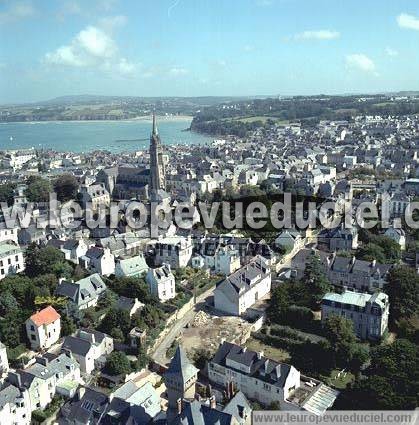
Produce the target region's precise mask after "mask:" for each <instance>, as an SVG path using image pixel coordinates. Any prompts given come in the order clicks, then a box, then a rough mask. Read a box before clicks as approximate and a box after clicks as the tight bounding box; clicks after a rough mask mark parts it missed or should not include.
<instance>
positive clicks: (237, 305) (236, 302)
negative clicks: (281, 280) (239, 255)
mask: <svg viewBox="0 0 419 425" xmlns="http://www.w3.org/2000/svg"><path fill="white" fill-rule="evenodd" d="M270 290H271V269H270V268H269V266H268V264H267V262H266V260H265V259H264V258H263V257H262V256H260V255H258V256H256V257H254V258H253V260H251V261H250V262H249V263H248V264H247V265H245V266H243V267H242V268H240V269H239V270H237V271H236V272H234V273H232V274H231V275H230V276H228V277H227V278H226V279H224V280H223V281H221V282H220V283H219V284H217V287H216V288H215V290H214V306H215V308H216V309H217V310H220V311H223V312H225V313H227V314H231V315H235V316H240V315H241V314H243V313H245V312H246V310H247V309H248V308H249V307H251V306H252V305H253V304H255V303H256V302H257V301H258V300H259V299H261V298H262V297H264V296H265V295H266V294H268V293H269V292H270Z"/></svg>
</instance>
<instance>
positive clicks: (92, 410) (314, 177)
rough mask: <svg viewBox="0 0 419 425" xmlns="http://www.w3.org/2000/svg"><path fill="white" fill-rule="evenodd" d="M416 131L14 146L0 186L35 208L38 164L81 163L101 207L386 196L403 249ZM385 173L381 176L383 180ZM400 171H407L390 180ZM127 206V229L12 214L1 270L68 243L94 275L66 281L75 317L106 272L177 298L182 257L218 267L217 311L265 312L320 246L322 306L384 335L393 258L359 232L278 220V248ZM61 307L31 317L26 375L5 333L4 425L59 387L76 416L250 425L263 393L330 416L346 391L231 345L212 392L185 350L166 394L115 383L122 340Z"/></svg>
mask: <svg viewBox="0 0 419 425" xmlns="http://www.w3.org/2000/svg"><path fill="white" fill-rule="evenodd" d="M418 126H419V122H418V120H417V118H414V117H405V118H380V119H378V118H377V117H375V118H374V117H359V118H358V119H356V120H354V122H347V121H321V122H320V123H319V124H318V125H316V126H315V127H313V128H309V129H308V128H302V127H301V126H300V125H297V124H287V125H275V126H272V128H270V129H266V128H265V129H260V130H256V131H254V132H253V133H252V134H251V135H250V136H248V137H246V138H245V139H237V138H227V139H226V140H216V141H214V142H213V143H212V144H211V145H208V146H196V145H194V146H183V145H182V146H167V147H166V151H165V152H164V153H162V152H161V151H160V147H159V146H158V142H159V138H158V133H157V131H156V129H155V128H153V134H152V139H153V143H155V144H157V147H156V148H155V149H156V150H155V151H152V149H154V148H152V149H151V151H150V153H149V152H144V151H140V152H136V153H126V154H125V153H121V154H112V153H109V152H95V153H92V154H89V155H84V154H74V153H57V152H52V151H42V152H37V151H35V150H24V151H8V152H4V153H2V154H1V155H0V161H1V166H2V169H1V173H0V181H1V182H2V183H5V182H9V181H10V182H15V183H18V184H16V185H15V193H14V197H13V203H14V205H25V204H26V203H27V200H26V197H25V183H24V181H25V178H26V177H28V176H31V175H38V174H39V170H40V169H42V170H44V177H46V178H50V179H53V178H54V177H56V176H58V175H60V174H62V173H71V174H72V175H73V176H75V177H76V179H77V181H78V185H79V186H78V197H77V199H78V201H79V202H80V204H81V205H82V206H84V205H87V204H88V203H90V204H91V205H92V208H93V210H99V209H100V208H101V207H103V206H109V204H110V202H111V200H114V199H117V200H123V199H132V198H134V197H135V198H137V199H141V200H146V202H147V201H148V200H150V199H170V200H171V201H174V202H178V203H181V202H186V201H188V202H191V201H192V202H194V201H195V199H196V198H197V196H199V197H201V198H204V199H211V196H213V195H214V194H217V193H219V191H222V192H223V193H227V192H230V193H232V192H237V191H240V189H242V188H243V187H248V186H249V185H250V186H263V187H264V188H265V189H269V190H271V191H273V192H275V191H277V192H278V193H280V192H286V191H290V192H293V193H295V194H299V195H301V194H303V195H309V196H311V195H316V196H317V198H318V199H324V200H325V201H328V200H333V201H336V202H338V203H339V202H344V201H345V202H346V201H349V202H351V203H352V205H353V206H356V205H358V204H359V203H360V202H362V201H363V200H368V201H372V202H374V203H376V204H379V203H381V202H382V201H383V199H384V198H386V199H388V201H389V214H390V221H391V224H390V227H389V228H388V229H385V230H383V232H382V234H383V235H385V236H386V237H388V238H391V239H392V240H394V241H395V242H396V243H397V244H398V245H399V246H400V248H401V250H405V249H406V248H407V245H408V242H409V241H407V240H406V234H405V232H404V231H403V229H402V228H401V227H400V226H398V225H397V219H399V218H400V217H402V216H403V214H404V213H405V211H406V210H407V208H408V205H409V202H410V201H411V200H412V199H413V197H414V196H415V195H417V194H419V179H418V177H419V166H418V165H419V163H418V162H419V158H418V154H417V151H418V150H419V137H418V134H419V133H418V128H419V127H418ZM399 142H403V144H401V143H399ZM169 157H170V161H169V160H168V158H169ZM357 169H362V171H363V173H362V175H359V176H357V175H356V170H357ZM162 170H164V171H162ZM162 173H163V174H162ZM378 174H381V175H382V176H383V178H382V179H380V180H378V179H377V178H376V177H375V176H376V175H378ZM365 176H369V177H365ZM394 176H397V180H396V179H394V178H393V179H390V177H394ZM156 182H157V183H156ZM156 185H157V186H156ZM153 197H154V198H153ZM127 203H128V204H129V201H127ZM10 208H12V207H10ZM47 213H48V211H47V209H46V207H45V206H43V205H41V204H40V205H35V212H34V214H35V216H36V218H37V220H38V222H42V221H43V218H44V217H45V220H46V217H47ZM119 213H121V219H120V221H119V222H118V226H117V228H115V229H110V228H104V229H89V228H87V227H85V226H84V225H83V224H82V225H80V226H78V227H76V228H69V227H67V226H56V227H55V228H53V227H51V226H35V225H34V223H31V224H30V226H29V227H21V226H18V225H16V226H15V227H13V228H10V227H8V226H6V225H5V222H4V220H3V218H4V217H0V280H1V279H4V278H6V277H7V276H10V275H14V274H17V273H22V272H24V270H25V260H24V252H25V249H26V248H27V247H28V246H29V245H30V244H32V243H35V244H37V245H39V246H43V247H53V248H56V249H58V250H59V251H61V252H62V253H63V257H64V258H65V260H67V261H69V262H71V263H73V264H74V265H78V266H79V267H81V268H82V269H83V270H84V272H85V277H83V278H81V279H79V280H75V281H73V280H71V279H65V278H60V279H59V282H58V284H57V287H56V290H55V294H54V295H55V296H56V297H58V298H59V299H63V300H64V302H65V309H64V310H65V314H66V315H68V316H69V317H71V318H72V319H74V321H75V322H76V323H80V321H81V319H82V318H83V314H84V313H85V311H86V310H87V309H89V308H92V307H95V306H97V305H98V303H99V301H100V300H101V298H102V297H104V295H105V294H106V293H107V291H108V288H107V285H106V278H108V277H112V278H113V277H115V278H134V279H137V278H141V279H144V281H145V282H146V285H147V287H148V290H149V292H150V294H151V295H152V296H154V297H156V298H157V299H158V300H159V302H161V303H166V305H165V306H166V307H167V302H169V301H170V300H172V299H174V298H176V296H177V289H179V288H177V285H178V284H180V283H181V282H177V281H176V277H175V276H176V272H177V270H179V269H182V268H185V267H192V268H194V269H198V270H201V269H202V270H205V271H206V272H208V273H209V274H212V275H217V276H218V277H219V280H218V283H217V284H216V286H215V288H214V290H213V294H212V295H213V303H212V305H211V308H213V311H215V312H217V314H220V315H232V316H241V317H246V316H247V315H248V314H250V313H251V312H252V311H255V310H257V309H262V310H263V307H261V306H262V305H263V302H264V301H265V300H266V299H267V298H269V295H270V292H271V288H272V286H273V285H274V284H281V278H282V277H287V278H291V277H295V278H297V279H299V278H301V277H302V276H303V274H304V271H305V267H306V265H307V263H308V262H309V261H310V256H312V255H313V253H314V254H316V255H318V256H319V257H320V262H321V266H322V267H323V270H324V272H325V275H326V276H327V278H328V279H329V280H330V282H331V283H332V285H333V286H334V287H335V291H334V292H331V293H328V294H326V295H325V296H324V297H323V299H322V301H321V305H320V308H321V319H322V321H323V322H324V321H325V320H327V318H328V317H330V315H339V316H343V317H346V318H347V319H349V320H350V321H351V322H352V323H353V326H354V331H355V333H356V335H357V336H358V337H359V338H360V339H362V340H380V339H381V338H382V337H383V335H384V334H385V332H386V330H387V326H388V315H389V299H388V296H387V295H386V294H385V293H384V292H383V289H384V288H385V285H386V281H387V277H388V275H389V273H390V270H391V268H392V267H393V265H392V264H381V263H379V262H377V261H376V260H374V259H373V260H371V261H366V260H360V259H358V258H356V255H355V254H356V250H357V249H358V248H359V247H360V246H361V245H362V244H361V242H360V238H359V229H358V228H357V226H353V227H352V228H350V229H348V228H345V227H344V226H336V227H335V228H333V229H323V230H321V231H319V232H310V231H309V230H307V231H300V230H297V229H284V230H281V231H280V230H278V234H277V235H276V237H275V238H274V240H273V242H271V243H268V242H266V241H265V240H263V239H261V240H258V241H255V240H253V239H252V238H250V237H246V236H244V235H242V234H240V233H239V232H232V233H228V234H227V233H224V234H219V233H217V234H212V233H211V232H209V231H202V230H197V229H192V230H181V229H176V228H174V227H173V226H169V227H168V228H167V229H163V230H162V229H160V230H159V234H158V236H156V237H152V236H151V235H150V232H149V229H148V228H147V227H146V228H144V229H140V230H138V229H131V228H130V227H129V226H128V225H127V223H126V221H124V219H123V211H120V212H119ZM3 214H4V211H3ZM66 220H67V221H68V222H71V220H72V217H71V216H70V215H68V216H64V217H61V222H62V224H63V223H64V222H65V221H66ZM308 245H311V246H308ZM285 258H286V259H287V261H285V260H284V259H285ZM277 272H280V273H279V277H278V275H277ZM117 306H118V308H119V309H122V310H125V311H128V312H129V315H130V316H132V315H134V314H136V313H138V312H141V310H142V309H143V308H144V304H143V303H142V302H141V301H140V300H138V299H136V298H129V297H122V296H121V297H119V298H118V299H117ZM62 314H63V313H62V312H61V313H59V312H57V310H56V309H54V308H53V307H52V306H47V307H45V308H44V309H42V310H40V311H36V312H33V314H32V315H31V316H30V317H28V319H27V321H26V323H25V329H26V334H27V340H28V347H30V348H31V350H32V353H33V356H32V357H31V359H30V361H29V362H28V363H27V364H26V366H25V367H24V368H23V369H12V368H10V367H9V363H8V358H7V351H6V347H5V346H4V344H2V343H1V342H0V373H1V376H2V385H1V387H0V423H14V424H19V425H20V424H22V425H24V424H29V423H30V421H31V414H32V412H33V411H35V410H42V409H45V408H46V407H47V406H48V405H49V404H50V403H51V402H52V400H53V399H54V397H56V396H57V395H59V396H62V397H64V398H65V399H66V402H65V404H64V405H63V406H62V407H61V410H60V419H61V420H62V423H64V424H99V423H104V424H111V423H133V424H134V423H138V424H142V423H156V424H157V423H159V424H160V423H161V424H165V423H167V424H179V425H180V424H188V425H189V424H190V425H192V424H201V423H203V424H207V423H214V424H215V423H220V424H224V423H226V424H227V423H228V424H237V425H244V424H249V423H250V420H251V411H252V408H251V401H257V402H259V403H260V404H262V405H263V406H265V407H266V406H269V405H275V406H278V407H279V408H280V409H281V410H305V411H309V412H311V413H314V414H317V415H319V414H322V413H324V411H325V410H326V409H328V408H330V407H331V406H332V405H333V402H334V400H335V399H336V397H337V395H338V393H337V391H336V390H334V389H332V388H330V387H328V386H327V385H325V384H323V383H322V382H320V381H319V380H317V379H314V378H310V377H306V376H304V375H302V374H301V373H300V372H299V371H298V370H297V369H296V368H295V367H293V366H292V365H288V364H285V363H279V362H275V361H273V360H272V359H270V358H268V357H266V356H264V354H263V353H260V352H254V351H251V350H247V349H246V348H245V347H242V346H240V345H237V344H234V343H232V342H227V341H223V342H222V343H221V344H220V346H219V348H218V349H217V351H216V353H215V354H214V356H212V358H211V360H210V361H209V362H208V365H207V370H206V373H207V382H206V384H205V385H204V386H206V390H205V393H206V396H203V395H202V391H198V388H200V387H202V383H201V382H200V379H199V375H198V374H199V372H200V371H199V370H198V369H197V368H196V367H195V366H194V365H193V364H192V362H191V361H190V360H189V359H188V357H187V355H186V353H185V352H184V351H183V349H182V348H181V347H178V348H177V350H176V352H175V355H174V357H173V358H172V360H171V362H170V364H169V365H168V366H167V367H166V366H163V365H160V366H161V367H162V369H161V370H160V372H161V374H162V376H163V382H164V388H165V390H164V394H162V393H161V392H159V390H158V385H152V384H151V383H150V382H146V383H144V382H143V383H142V384H141V385H139V384H138V382H136V381H135V380H132V379H130V378H127V379H126V382H123V384H122V385H121V386H120V387H118V388H116V389H115V388H114V389H113V391H111V392H110V393H109V392H108V393H105V392H103V391H100V390H99V389H98V388H96V387H95V386H93V385H89V383H90V382H91V380H92V377H93V376H94V375H95V372H96V371H97V370H101V369H102V368H103V367H104V365H105V363H106V359H107V358H108V357H109V355H110V354H111V353H112V352H113V351H114V350H115V346H116V345H117V343H116V342H115V341H114V340H113V338H112V337H110V336H109V335H106V334H104V333H102V332H99V331H97V330H94V329H85V328H83V327H79V328H78V329H77V331H76V332H75V333H73V334H72V335H69V336H66V337H65V338H62V337H61V327H62V323H61V321H62V319H63V317H61V316H62ZM129 337H130V340H131V345H132V347H138V346H141V345H142V343H143V342H144V331H143V329H140V328H133V329H132V330H131V331H130V335H129ZM216 388H218V389H220V388H221V389H222V390H221V392H220V390H219V391H218V393H217V391H216ZM201 389H202V388H201ZM165 403H167V406H166V405H165Z"/></svg>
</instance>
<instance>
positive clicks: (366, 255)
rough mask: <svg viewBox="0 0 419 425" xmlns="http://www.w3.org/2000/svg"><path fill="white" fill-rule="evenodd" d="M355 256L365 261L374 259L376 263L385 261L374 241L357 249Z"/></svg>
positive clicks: (381, 251) (381, 250) (382, 252)
mask: <svg viewBox="0 0 419 425" xmlns="http://www.w3.org/2000/svg"><path fill="white" fill-rule="evenodd" d="M356 256H357V258H358V259H360V260H365V261H373V260H376V261H377V263H381V264H384V263H385V262H386V256H385V254H384V250H383V249H382V248H381V246H379V245H377V244H375V243H372V242H370V243H368V244H367V245H365V246H363V247H361V248H359V249H358V252H357V254H356Z"/></svg>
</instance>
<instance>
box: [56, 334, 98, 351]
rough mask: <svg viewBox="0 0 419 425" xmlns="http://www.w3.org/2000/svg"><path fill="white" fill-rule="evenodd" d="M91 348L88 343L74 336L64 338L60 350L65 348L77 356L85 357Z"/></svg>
mask: <svg viewBox="0 0 419 425" xmlns="http://www.w3.org/2000/svg"><path fill="white" fill-rule="evenodd" d="M91 347H92V344H91V343H90V342H89V341H87V340H85V339H82V338H78V337H75V336H66V337H65V339H64V342H63V345H62V348H66V349H67V350H70V351H71V352H72V353H73V354H78V355H79V356H86V354H87V353H88V352H89V350H90V348H91Z"/></svg>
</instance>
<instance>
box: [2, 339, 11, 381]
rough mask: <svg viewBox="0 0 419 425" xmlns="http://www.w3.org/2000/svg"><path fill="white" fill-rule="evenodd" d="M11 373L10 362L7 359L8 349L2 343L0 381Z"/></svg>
mask: <svg viewBox="0 0 419 425" xmlns="http://www.w3.org/2000/svg"><path fill="white" fill-rule="evenodd" d="M8 371H9V360H8V358H7V347H6V346H5V345H4V344H3V343H2V342H0V380H1V379H2V378H4V376H6V375H7V372H8Z"/></svg>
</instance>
